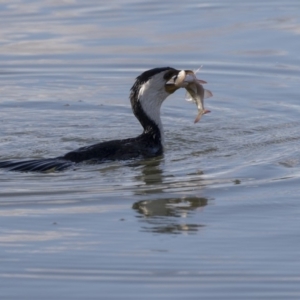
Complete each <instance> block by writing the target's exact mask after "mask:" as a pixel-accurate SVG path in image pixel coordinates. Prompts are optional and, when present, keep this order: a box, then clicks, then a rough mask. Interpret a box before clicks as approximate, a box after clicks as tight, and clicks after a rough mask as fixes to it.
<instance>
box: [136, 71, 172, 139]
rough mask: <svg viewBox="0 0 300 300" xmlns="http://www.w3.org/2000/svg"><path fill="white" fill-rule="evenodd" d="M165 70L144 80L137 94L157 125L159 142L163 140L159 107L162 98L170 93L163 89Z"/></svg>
mask: <svg viewBox="0 0 300 300" xmlns="http://www.w3.org/2000/svg"><path fill="white" fill-rule="evenodd" d="M164 74H165V72H162V73H159V74H156V75H155V76H153V77H152V78H151V79H150V80H149V81H147V82H145V83H144V84H143V85H142V86H141V88H140V90H139V94H138V99H139V101H140V103H141V106H142V108H143V110H144V112H145V114H147V116H148V117H149V118H150V119H151V120H152V121H153V122H154V123H155V124H156V125H157V126H158V128H159V130H160V134H161V143H162V144H163V142H164V132H163V126H162V123H161V119H160V108H161V105H162V103H163V102H164V100H165V99H166V98H167V97H168V96H169V95H170V94H169V93H168V92H167V91H166V90H165V84H164V83H165V79H164V78H163V77H164Z"/></svg>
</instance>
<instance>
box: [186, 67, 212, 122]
mask: <svg viewBox="0 0 300 300" xmlns="http://www.w3.org/2000/svg"><path fill="white" fill-rule="evenodd" d="M185 72H186V79H185V81H188V82H189V83H188V84H187V86H186V87H185V89H186V90H187V93H186V100H187V101H193V102H195V103H196V105H197V108H198V115H197V117H196V119H195V121H194V123H197V122H199V121H200V119H201V117H202V116H203V115H205V114H207V113H209V112H210V110H207V109H205V108H204V99H205V98H209V97H212V95H213V94H212V92H211V91H209V90H206V89H204V88H203V85H202V84H205V83H206V81H204V80H200V79H197V77H196V74H195V72H193V71H190V70H186V71H185Z"/></svg>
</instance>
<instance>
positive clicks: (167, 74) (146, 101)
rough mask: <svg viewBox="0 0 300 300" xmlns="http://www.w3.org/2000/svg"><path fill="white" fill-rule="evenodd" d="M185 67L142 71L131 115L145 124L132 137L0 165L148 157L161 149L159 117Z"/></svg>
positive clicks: (43, 167)
mask: <svg viewBox="0 0 300 300" xmlns="http://www.w3.org/2000/svg"><path fill="white" fill-rule="evenodd" d="M182 74H185V73H184V71H180V70H176V69H174V68H170V67H164V68H155V69H151V70H148V71H145V72H144V73H142V74H141V75H139V76H138V77H137V78H136V81H135V83H134V85H133V86H132V88H131V90H130V91H131V92H130V101H131V106H132V110H133V113H134V115H135V116H136V118H137V119H138V120H139V122H140V123H141V125H142V126H143V128H144V131H143V133H142V134H141V135H139V136H137V137H135V138H128V139H121V140H112V141H106V142H102V143H98V144H94V145H91V146H87V147H82V148H79V149H77V150H74V151H71V152H68V153H66V154H65V155H63V156H59V157H56V158H49V159H35V160H25V161H0V168H7V169H9V170H12V171H21V172H50V171H61V170H64V169H66V168H68V167H70V166H72V165H74V164H75V163H80V162H84V161H89V162H95V163H101V162H105V161H113V160H126V159H133V158H139V157H141V158H149V157H155V156H158V155H161V154H162V153H163V141H164V133H163V128H162V122H161V118H160V108H161V105H162V103H163V101H164V100H165V99H166V98H167V97H168V96H169V95H170V94H172V93H174V92H175V91H176V90H177V89H178V88H180V87H181V86H179V85H178V82H177V81H178V80H179V77H181V80H182V76H181V75H182Z"/></svg>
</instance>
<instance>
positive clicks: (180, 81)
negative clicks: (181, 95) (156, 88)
mask: <svg viewBox="0 0 300 300" xmlns="http://www.w3.org/2000/svg"><path fill="white" fill-rule="evenodd" d="M196 80H197V81H198V82H199V83H200V84H205V83H207V82H206V81H204V80H201V79H198V78H196V76H195V73H194V72H193V71H191V70H181V71H179V72H178V74H177V76H173V77H172V78H171V79H170V80H169V81H168V82H167V83H166V86H168V87H169V89H173V90H174V91H176V90H177V89H179V88H185V87H187V86H188V85H189V84H190V83H192V82H194V81H196ZM174 91H173V92H174Z"/></svg>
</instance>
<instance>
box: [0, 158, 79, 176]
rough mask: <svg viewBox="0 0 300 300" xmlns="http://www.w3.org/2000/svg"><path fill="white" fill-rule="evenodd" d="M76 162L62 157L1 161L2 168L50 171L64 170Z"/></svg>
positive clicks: (22, 170)
mask: <svg viewBox="0 0 300 300" xmlns="http://www.w3.org/2000/svg"><path fill="white" fill-rule="evenodd" d="M73 164H74V163H73V162H71V161H68V160H65V159H61V158H48V159H33V160H25V161H13V160H10V161H0V168H2V169H8V170H9V171H19V172H42V173H50V172H57V171H63V170H65V169H67V168H69V167H71V166H72V165H73Z"/></svg>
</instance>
